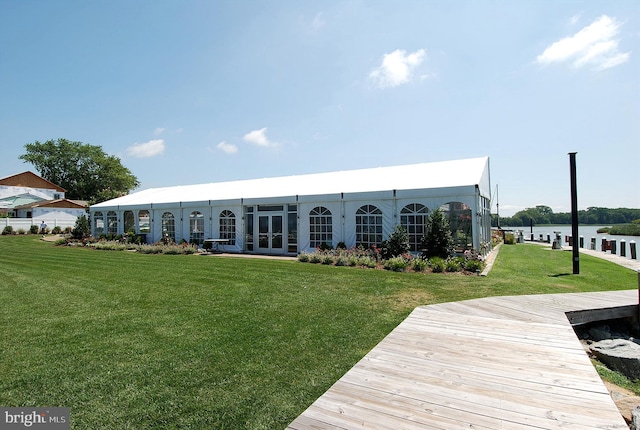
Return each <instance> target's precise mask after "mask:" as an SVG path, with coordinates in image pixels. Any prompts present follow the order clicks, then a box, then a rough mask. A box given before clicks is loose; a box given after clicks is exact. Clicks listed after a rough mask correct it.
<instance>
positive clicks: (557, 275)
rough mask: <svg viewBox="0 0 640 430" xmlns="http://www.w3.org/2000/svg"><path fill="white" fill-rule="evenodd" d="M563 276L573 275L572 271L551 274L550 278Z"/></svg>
mask: <svg viewBox="0 0 640 430" xmlns="http://www.w3.org/2000/svg"><path fill="white" fill-rule="evenodd" d="M561 276H571V273H558V274H555V275H549V277H550V278H559V277H561Z"/></svg>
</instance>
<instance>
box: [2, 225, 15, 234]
mask: <svg viewBox="0 0 640 430" xmlns="http://www.w3.org/2000/svg"><path fill="white" fill-rule="evenodd" d="M8 234H13V227H12V226H10V225H7V226H5V227H4V230H2V235H3V236H6V235H8Z"/></svg>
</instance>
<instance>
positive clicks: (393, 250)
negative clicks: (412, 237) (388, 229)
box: [380, 225, 410, 260]
mask: <svg viewBox="0 0 640 430" xmlns="http://www.w3.org/2000/svg"><path fill="white" fill-rule="evenodd" d="M380 249H381V254H382V259H383V260H389V259H391V258H394V257H398V256H400V255H403V254H407V253H408V252H409V250H410V246H409V235H407V230H405V228H404V227H403V226H401V225H397V226H396V227H395V229H394V230H393V233H391V234H390V235H389V238H388V239H387V240H383V241H382V243H381V244H380Z"/></svg>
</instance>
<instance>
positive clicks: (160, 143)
mask: <svg viewBox="0 0 640 430" xmlns="http://www.w3.org/2000/svg"><path fill="white" fill-rule="evenodd" d="M164 148H165V145H164V139H154V140H150V141H148V142H145V143H134V144H133V145H131V146H130V147H128V148H127V150H126V153H127V155H129V156H131V157H136V158H148V157H155V156H156V155H160V154H162V153H163V152H164Z"/></svg>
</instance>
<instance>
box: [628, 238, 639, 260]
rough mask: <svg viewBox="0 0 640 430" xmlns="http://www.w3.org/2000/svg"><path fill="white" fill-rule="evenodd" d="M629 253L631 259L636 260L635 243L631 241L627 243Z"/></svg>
mask: <svg viewBox="0 0 640 430" xmlns="http://www.w3.org/2000/svg"><path fill="white" fill-rule="evenodd" d="M629 252H630V254H631V259H632V260H635V259H637V258H638V254H637V253H636V241H635V240H632V241H631V242H629Z"/></svg>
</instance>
